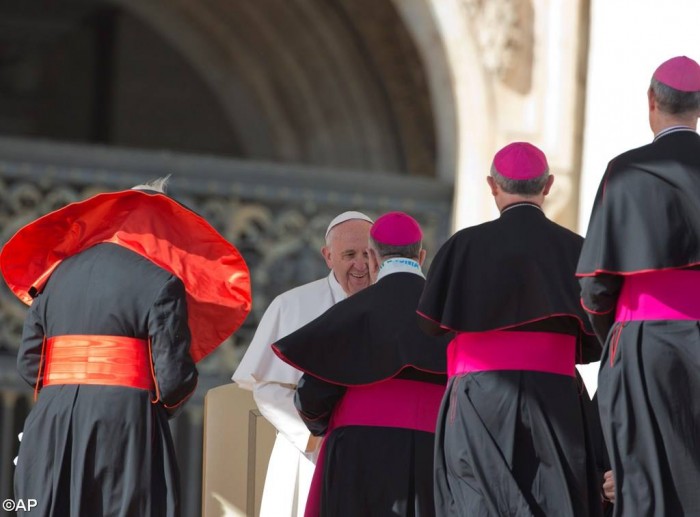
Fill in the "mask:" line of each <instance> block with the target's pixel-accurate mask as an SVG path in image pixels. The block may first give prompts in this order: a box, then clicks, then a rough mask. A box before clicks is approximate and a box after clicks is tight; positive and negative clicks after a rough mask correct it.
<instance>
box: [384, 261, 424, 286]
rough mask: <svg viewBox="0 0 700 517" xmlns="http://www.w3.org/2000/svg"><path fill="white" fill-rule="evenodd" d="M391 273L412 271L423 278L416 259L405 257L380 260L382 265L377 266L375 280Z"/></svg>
mask: <svg viewBox="0 0 700 517" xmlns="http://www.w3.org/2000/svg"><path fill="white" fill-rule="evenodd" d="M392 273H413V274H414V275H418V276H420V277H421V278H425V276H424V275H423V272H422V271H421V269H420V264H419V263H418V261H417V260H413V259H410V258H405V257H395V258H390V259H387V260H385V261H384V262H382V265H381V266H379V274H378V275H377V282H379V280H381V279H382V278H384V277H385V276H387V275H391V274H392Z"/></svg>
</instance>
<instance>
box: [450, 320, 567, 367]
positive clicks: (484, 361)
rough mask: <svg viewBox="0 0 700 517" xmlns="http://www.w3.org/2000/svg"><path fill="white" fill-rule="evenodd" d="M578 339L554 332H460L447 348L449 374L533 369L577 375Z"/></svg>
mask: <svg viewBox="0 0 700 517" xmlns="http://www.w3.org/2000/svg"><path fill="white" fill-rule="evenodd" d="M575 368H576V337H575V336H571V335H569V334H558V333H555V332H524V331H512V330H510V331H509V330H493V331H489V332H460V333H458V334H457V336H456V337H455V338H454V339H453V340H452V341H451V342H450V344H449V346H448V348H447V375H448V376H450V377H453V376H455V375H461V374H465V373H471V372H483V371H491V370H532V371H536V372H548V373H557V374H561V375H569V376H571V377H573V376H574V370H575Z"/></svg>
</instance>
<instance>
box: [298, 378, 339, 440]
mask: <svg viewBox="0 0 700 517" xmlns="http://www.w3.org/2000/svg"><path fill="white" fill-rule="evenodd" d="M345 390H346V388H345V386H339V385H337V384H331V383H330V382H325V381H322V380H321V379H318V378H316V377H314V376H313V375H309V374H308V373H305V374H304V375H302V376H301V379H299V383H298V384H297V390H296V393H295V394H294V405H295V406H296V408H297V411H299V415H300V416H301V419H302V420H303V421H304V423H305V424H306V427H308V428H309V431H311V434H313V435H314V436H321V435H323V434H325V433H326V430H327V429H328V423H329V422H330V419H331V416H332V415H333V410H334V409H335V406H336V405H337V404H338V402H339V401H340V399H341V398H343V395H345Z"/></svg>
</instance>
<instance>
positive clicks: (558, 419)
mask: <svg viewBox="0 0 700 517" xmlns="http://www.w3.org/2000/svg"><path fill="white" fill-rule="evenodd" d="M581 244H582V238H581V237H580V236H578V235H576V234H574V233H573V232H570V231H569V230H567V229H565V228H563V227H561V226H559V225H557V224H555V223H553V222H551V221H549V220H548V219H547V218H546V217H545V215H544V214H543V213H542V211H541V210H540V209H539V208H538V207H537V206H536V205H532V204H530V203H518V204H515V205H511V206H510V207H506V209H505V210H504V211H503V213H502V215H501V217H500V218H499V219H497V220H495V221H491V222H488V223H484V224H481V225H478V226H475V227H472V228H467V229H465V230H461V231H460V232H458V233H456V234H455V235H454V236H453V237H452V238H451V239H450V240H448V241H447V242H446V243H445V244H444V245H443V247H442V248H441V249H440V251H439V253H438V254H437V256H436V257H435V260H434V261H433V263H432V266H431V268H430V271H429V274H428V278H427V283H426V288H425V291H424V293H423V296H422V297H421V300H420V303H419V314H420V315H421V316H422V326H423V328H424V329H425V330H426V331H427V332H432V333H436V332H440V331H446V330H451V331H456V332H457V333H458V337H459V335H460V334H461V333H466V334H471V333H477V332H491V331H502V330H507V331H516V332H521V331H522V332H528V333H531V332H547V333H553V334H555V335H558V334H564V335H569V336H574V337H575V343H576V362H578V363H586V362H590V361H595V360H597V359H598V357H599V355H600V344H599V342H598V340H597V339H596V337H595V336H594V335H593V332H592V330H591V329H590V326H589V324H588V321H587V318H586V316H585V313H584V312H583V310H582V309H581V307H580V304H579V295H578V285H577V282H576V278H575V276H574V272H575V267H576V262H577V260H578V256H579V252H580V249H581ZM570 366H571V368H572V369H573V365H570ZM579 382H580V381H579ZM579 382H577V380H576V378H575V377H574V375H573V371H572V372H571V374H570V375H562V374H556V373H549V372H545V371H532V370H525V369H517V370H490V371H473V372H470V373H465V374H457V375H455V376H453V377H452V378H451V379H450V380H449V382H448V390H447V393H446V395H445V398H444V401H443V406H442V408H441V413H440V418H439V421H438V428H437V434H436V457H435V470H436V473H435V487H436V488H435V490H436V493H435V498H436V508H437V513H438V515H441V516H465V517H466V516H469V517H472V516H475V517H476V516H484V517H485V516H497V515H498V516H500V515H509V516H523V517H524V516H547V517H550V516H581V517H583V516H590V515H599V514H600V512H601V495H600V488H601V484H602V482H601V479H600V475H599V473H598V472H597V468H596V464H595V455H594V451H593V445H592V441H591V436H590V431H589V428H588V424H587V421H586V410H585V397H583V396H582V395H583V391H582V390H583V387H582V386H580V384H579Z"/></svg>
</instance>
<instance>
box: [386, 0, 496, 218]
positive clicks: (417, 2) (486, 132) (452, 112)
mask: <svg viewBox="0 0 700 517" xmlns="http://www.w3.org/2000/svg"><path fill="white" fill-rule="evenodd" d="M393 1H394V3H395V5H396V7H397V9H398V10H399V12H400V13H401V15H402V17H403V19H404V21H405V23H406V26H407V27H408V29H409V31H410V32H411V35H412V36H413V39H414V41H415V42H416V45H417V47H418V50H419V52H420V54H421V58H422V59H423V63H424V66H425V67H426V70H427V75H428V78H429V80H430V91H431V102H432V106H433V112H434V113H435V127H436V134H437V142H438V144H437V148H438V160H437V164H438V165H437V170H438V176H439V177H440V178H441V179H442V180H444V181H448V182H451V183H454V184H455V196H454V208H453V226H454V227H456V228H460V227H464V226H468V225H470V224H474V223H476V222H480V221H481V220H483V214H485V213H488V212H489V211H490V210H491V205H492V204H493V202H492V201H491V199H490V198H489V197H488V196H486V195H485V194H486V190H485V187H484V184H485V182H484V176H485V175H486V174H487V172H488V168H489V165H490V161H491V158H492V149H493V148H494V145H495V140H496V134H495V133H496V123H495V117H496V108H495V94H494V91H493V88H492V84H491V82H490V80H489V76H488V73H487V70H486V69H485V67H484V63H483V61H482V57H481V52H480V49H479V47H478V44H477V40H476V38H475V34H474V32H473V27H472V25H470V22H469V19H468V17H467V16H466V14H465V12H464V6H463V2H462V0H393Z"/></svg>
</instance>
